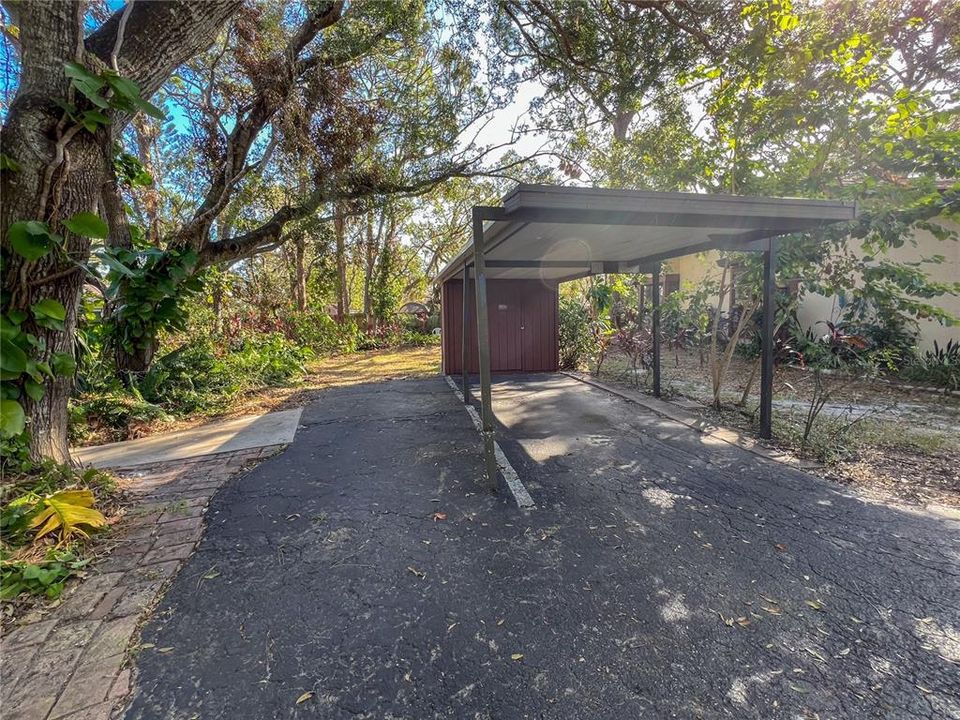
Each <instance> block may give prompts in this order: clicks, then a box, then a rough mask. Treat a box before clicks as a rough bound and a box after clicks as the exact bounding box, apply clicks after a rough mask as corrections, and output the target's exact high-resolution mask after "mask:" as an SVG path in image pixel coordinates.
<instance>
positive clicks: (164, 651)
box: [157, 647, 173, 653]
mask: <svg viewBox="0 0 960 720" xmlns="http://www.w3.org/2000/svg"><path fill="white" fill-rule="evenodd" d="M157 652H158V653H168V652H173V647H162V648H157Z"/></svg>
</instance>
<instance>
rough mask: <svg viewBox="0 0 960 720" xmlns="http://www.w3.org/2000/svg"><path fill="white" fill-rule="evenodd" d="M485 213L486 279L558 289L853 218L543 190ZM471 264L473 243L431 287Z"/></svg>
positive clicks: (831, 208)
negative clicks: (547, 283)
mask: <svg viewBox="0 0 960 720" xmlns="http://www.w3.org/2000/svg"><path fill="white" fill-rule="evenodd" d="M483 210H484V218H485V222H484V229H483V236H484V256H485V258H486V269H487V277H488V278H504V279H509V278H518V279H519V278H541V279H544V280H557V281H559V280H570V279H573V278H578V277H584V276H586V275H590V274H596V273H602V272H606V273H615V272H644V271H646V272H650V271H651V270H652V269H653V265H654V264H656V263H658V262H661V261H664V260H669V259H670V258H674V257H679V256H681V255H689V254H691V253H697V252H703V251H706V250H714V249H735V250H759V249H761V248H760V244H759V241H761V240H763V239H764V238H768V237H772V236H776V235H784V234H787V233H794V232H802V231H804V230H810V229H813V228H817V227H821V226H823V225H828V224H830V223H834V222H838V221H844V220H851V219H853V218H854V217H855V216H856V206H855V204H854V203H850V202H837V201H830V200H805V199H794V198H768V197H741V196H735V195H708V194H702V193H675V192H648V191H638V190H610V189H603V188H578V187H555V186H547V185H518V186H517V187H516V188H514V189H513V190H512V191H511V192H510V193H509V194H507V195H506V196H505V197H504V198H503V206H502V207H499V208H495V207H489V208H483ZM472 263H473V243H472V242H471V243H468V244H467V245H466V246H464V248H463V249H462V250H461V251H460V253H459V254H458V255H457V257H455V258H454V259H453V260H452V261H451V262H450V263H448V264H447V266H446V267H445V268H444V269H443V270H442V271H441V272H440V274H439V275H438V277H437V282H438V283H442V282H444V281H445V280H449V279H450V278H451V277H453V276H454V275H456V274H457V273H458V272H460V271H462V269H463V267H464V265H471V264H472Z"/></svg>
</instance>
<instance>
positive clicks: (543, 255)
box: [437, 184, 857, 486]
mask: <svg viewBox="0 0 960 720" xmlns="http://www.w3.org/2000/svg"><path fill="white" fill-rule="evenodd" d="M856 215H857V208H856V205H855V204H854V203H850V202H841V201H829V200H805V199H786V198H767V197H740V196H733V195H712V194H702V193H667V192H647V191H633V190H617V189H601V188H574V187H557V186H544V185H525V184H521V185H518V186H517V187H516V188H514V190H513V191H511V192H510V193H509V194H507V195H506V196H505V197H504V198H503V204H502V206H500V207H493V206H475V207H474V208H473V216H472V221H473V240H472V242H471V243H468V244H467V245H466V246H465V247H464V248H463V249H462V250H461V251H460V253H459V254H458V255H457V256H456V257H455V258H454V259H453V260H452V261H451V262H450V263H449V264H448V265H447V266H446V267H445V268H444V269H443V270H442V271H441V273H440V275H439V276H438V278H437V282H438V283H439V284H441V286H442V287H443V289H444V293H443V298H444V308H443V311H444V329H445V336H446V337H445V339H444V343H443V353H444V371H445V372H449V368H450V367H451V365H453V364H456V366H457V368H458V369H459V370H460V374H461V375H462V382H463V390H464V393H463V395H464V401H465V402H467V403H469V402H470V384H469V376H468V375H469V371H470V369H471V364H472V363H471V360H472V358H473V356H474V355H475V356H476V363H475V367H476V368H477V370H478V372H479V376H480V400H481V403H480V404H481V418H482V434H483V443H484V457H485V468H486V474H487V478H488V481H489V482H490V483H491V484H492V485H494V486H495V485H496V482H497V463H496V459H495V449H494V430H493V411H492V404H491V387H490V381H491V338H490V314H491V305H490V302H491V300H497V303H496V308H495V309H496V310H498V311H499V310H501V309H503V310H504V312H506V313H508V314H509V311H510V308H511V306H512V305H513V304H515V305H516V306H517V307H519V308H521V310H520V312H521V313H529V311H526V310H524V309H523V308H525V307H526V305H527V304H528V303H527V302H525V301H524V300H523V298H525V297H527V296H530V295H536V294H537V292H538V290H537V289H538V288H540V291H539V292H540V294H541V295H542V294H543V293H544V292H546V293H547V294H550V293H552V297H553V298H554V303H555V298H556V292H557V289H556V288H557V286H558V284H559V283H560V282H562V281H564V280H573V279H576V278H580V277H586V276H588V275H593V274H600V273H649V274H651V275H652V276H653V282H652V293H651V300H652V304H653V338H654V345H653V392H654V394H655V395H656V396H659V395H660V332H659V325H660V309H659V308H660V269H661V263H663V262H664V261H666V260H669V259H671V258H675V257H680V256H683V255H689V254H692V253H698V252H705V251H708V250H739V251H753V252H762V253H763V268H764V269H763V291H762V293H763V297H762V317H763V320H762V327H761V348H762V360H761V379H760V434H761V437H765V438H769V437H770V436H771V423H772V404H773V340H774V338H773V335H774V309H775V298H774V293H775V290H776V269H777V268H776V260H777V258H776V254H777V244H776V238H777V237H779V236H782V235H787V234H790V233H798V232H805V231H810V230H814V229H816V228H821V227H824V226H826V225H830V224H832V223H836V222H843V221H849V220H852V219H854V218H855V217H856ZM471 279H472V281H473V293H472V295H473V298H474V300H473V302H472V303H471V293H470V292H469V288H470V283H471ZM455 284H459V285H460V287H461V290H460V292H459V293H453V292H450V289H451V288H452V287H453V286H454V285H455ZM488 285H489V288H490V290H491V292H488ZM510 288H520V289H519V290H517V289H512V290H511V289H510ZM454 298H458V299H459V300H460V307H458V308H455V307H453V305H454V303H453V302H452V300H453V299H454ZM503 298H513V299H519V302H516V303H511V302H501V299H503ZM530 302H533V301H530ZM536 302H537V305H536V307H538V308H547V309H546V310H544V311H542V312H541V311H534V312H533V313H532V314H528V315H524V314H521V315H519V316H514V317H513V318H511V317H509V316H507V317H505V318H504V319H503V320H502V321H499V322H498V323H496V324H495V326H496V328H497V329H498V337H497V339H498V344H497V351H498V353H499V354H500V355H501V356H510V352H509V350H510V348H511V346H512V344H513V343H515V342H517V340H516V338H517V337H520V338H523V340H522V342H523V343H524V344H525V345H529V346H530V347H532V348H538V349H537V350H535V352H536V354H537V357H538V358H539V360H538V362H540V363H541V364H542V365H543V366H544V367H543V368H542V369H554V368H551V367H550V361H549V357H546V359H545V358H544V354H543V353H544V350H543V348H544V347H547V348H549V346H550V344H551V343H553V345H554V348H555V344H556V322H557V315H556V312H554V313H553V315H552V316H551V315H550V314H549V311H548V309H549V304H550V303H549V302H547V301H544V300H543V299H542V298H541V299H540V300H537V301H536ZM526 317H539V318H540V319H541V320H543V321H542V322H538V323H536V324H535V325H531V327H530V328H529V329H527V327H526V325H525V324H524V318H526ZM551 317H552V319H551ZM544 318H546V319H545V320H544ZM474 322H475V324H476V329H477V333H476V340H477V342H476V346H475V352H472V351H473V350H474V347H473V346H472V343H471V342H470V335H471V333H470V332H469V331H468V328H469V327H470V325H471V324H473V323H474ZM455 326H456V327H459V330H460V331H459V336H460V337H459V339H460V348H459V350H460V358H459V363H452V362H451V361H452V357H451V355H452V353H453V352H454V348H453V345H452V342H451V341H452V333H450V332H448V331H449V330H450V329H451V328H453V327H455ZM501 327H502V328H505V331H504V332H503V333H501V332H500V328H501ZM514 328H519V332H520V333H528V335H526V336H524V335H522V334H521V335H517V334H516V331H511V329H514ZM531 335H532V336H531ZM514 362H515V360H514ZM525 369H530V368H525Z"/></svg>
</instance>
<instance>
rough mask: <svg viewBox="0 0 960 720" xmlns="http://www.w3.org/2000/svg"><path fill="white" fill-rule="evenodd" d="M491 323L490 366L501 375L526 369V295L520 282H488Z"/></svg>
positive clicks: (488, 304) (488, 305)
mask: <svg viewBox="0 0 960 720" xmlns="http://www.w3.org/2000/svg"><path fill="white" fill-rule="evenodd" d="M487 292H488V294H489V297H488V298H487V307H488V308H489V315H490V318H489V321H490V353H491V358H490V366H491V367H492V368H494V369H495V370H497V371H499V372H511V371H514V370H522V369H523V344H522V338H523V335H522V331H521V329H520V328H521V325H522V323H523V314H522V309H521V308H522V302H523V292H522V288H521V287H520V283H515V282H492V283H487Z"/></svg>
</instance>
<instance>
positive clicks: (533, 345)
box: [441, 278, 559, 375]
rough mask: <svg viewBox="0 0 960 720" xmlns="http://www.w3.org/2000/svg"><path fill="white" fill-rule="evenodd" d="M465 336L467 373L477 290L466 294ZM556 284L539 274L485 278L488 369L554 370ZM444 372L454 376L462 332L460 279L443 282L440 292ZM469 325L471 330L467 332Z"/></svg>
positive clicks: (473, 350)
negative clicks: (488, 335)
mask: <svg viewBox="0 0 960 720" xmlns="http://www.w3.org/2000/svg"><path fill="white" fill-rule="evenodd" d="M467 299H468V302H469V313H470V315H469V318H468V333H469V335H468V338H469V341H470V366H469V368H468V371H469V372H471V373H477V372H479V363H478V359H477V357H478V356H477V333H476V330H475V329H474V328H475V327H476V295H475V293H474V291H473V283H472V282H471V284H470V289H469V295H468V298H467ZM558 302H559V295H558V286H557V283H554V282H550V281H547V280H540V279H535V280H531V279H527V280H493V279H491V280H487V312H488V317H489V323H490V370H491V371H492V372H556V371H557V370H558V369H559V343H558V332H559V327H558V322H559V320H558V307H557V305H558ZM441 304H442V314H441V318H442V321H441V322H442V330H443V348H442V349H443V372H444V373H445V374H447V375H459V374H460V373H461V372H462V368H461V355H462V352H461V350H462V348H461V337H462V332H463V280H462V279H459V278H458V279H450V280H447V281H446V282H444V283H443V286H442V293H441ZM471 330H472V332H471Z"/></svg>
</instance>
